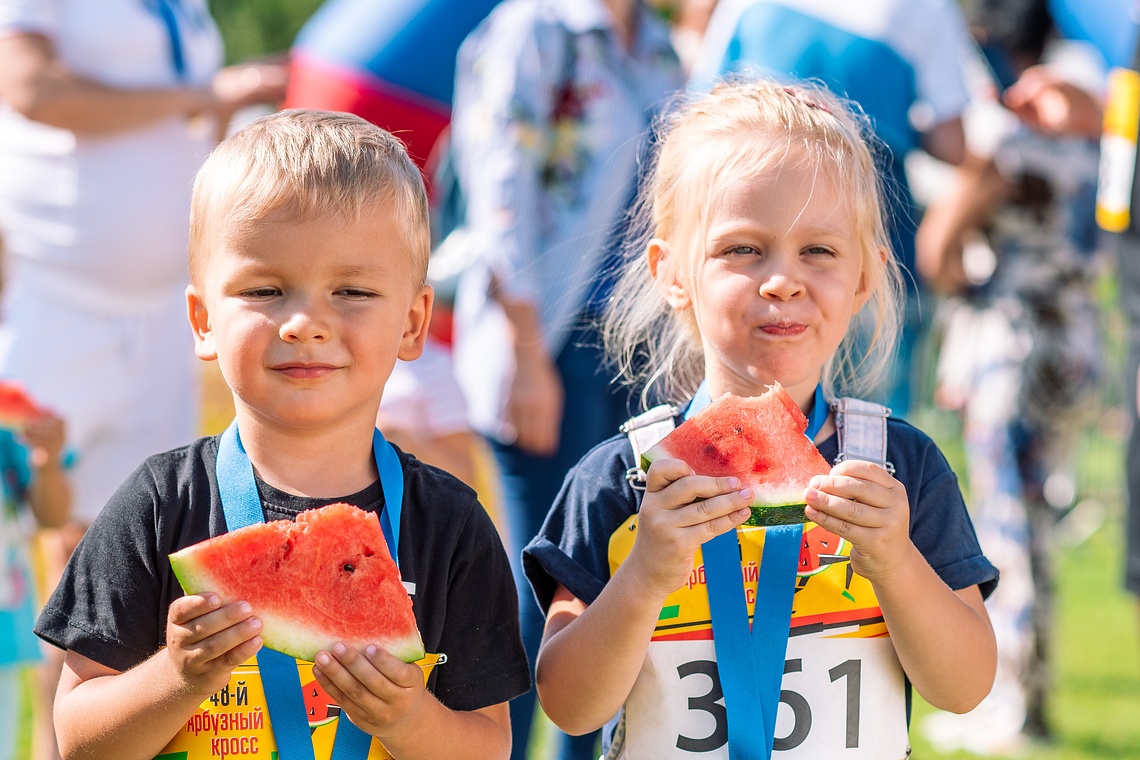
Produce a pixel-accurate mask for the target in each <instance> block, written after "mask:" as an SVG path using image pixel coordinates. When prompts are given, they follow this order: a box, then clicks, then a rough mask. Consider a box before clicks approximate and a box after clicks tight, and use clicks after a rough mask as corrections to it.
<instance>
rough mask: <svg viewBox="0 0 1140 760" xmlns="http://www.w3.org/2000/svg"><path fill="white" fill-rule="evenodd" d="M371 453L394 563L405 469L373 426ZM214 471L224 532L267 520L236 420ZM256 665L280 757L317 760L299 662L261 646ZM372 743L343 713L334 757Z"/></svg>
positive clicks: (358, 754) (358, 753)
mask: <svg viewBox="0 0 1140 760" xmlns="http://www.w3.org/2000/svg"><path fill="white" fill-rule="evenodd" d="M372 451H373V455H374V456H375V457H376V468H377V470H378V471H379V473H380V487H381V489H383V491H384V509H383V511H382V512H381V513H380V527H381V529H382V530H383V531H384V539H385V540H386V541H387V543H388V549H389V551H390V552H391V554H392V558H393V559H394V560H395V561H396V564H397V566H398V565H399V536H400V518H401V514H402V510H403V499H404V476H403V468H402V467H401V466H400V459H399V457H398V456H397V454H396V451H395V449H393V448H392V445H391V444H390V443H388V442H387V441H386V440H384V436H383V435H381V433H380V431H379V430H373V436H372ZM216 473H217V478H218V493H219V495H220V496H221V500H222V512H223V513H224V515H225V518H226V530H237V529H238V528H244V527H246V526H248V525H256V524H257V523H261V522H265V513H264V511H263V510H262V507H261V497H260V496H259V495H258V493H257V481H256V479H255V477H254V474H253V465H252V464H251V463H250V461H249V455H248V454H246V452H245V448H244V447H243V446H242V443H241V435H240V434H239V433H238V428H237V421H236V420H235V421H234V422H233V423H232V424H231V425H230V426H229V427H228V428H226V431H225V432H224V433H222V436H221V438H220V439H219V441H218V461H217V466H216ZM257 666H258V670H259V671H260V672H261V683H262V686H263V687H264V689H265V705H266V707H267V708H268V710H269V720H270V722H271V723H272V725H273V738H274V740H275V741H276V743H277V753H278V757H279V758H280V760H315V755H314V752H313V740H312V732H311V731H310V730H309V722H308V717H307V714H306V712H305V699H304V695H303V694H302V691H301V676H300V674H299V673H298V671H297V661H296V660H295V659H293V658H292V657H290V656H288V655H285V654H282V653H280V652H277V651H274V650H272V649H268V648H264V647H263V648H262V649H261V651H260V652H258V653H257ZM371 744H372V736H371V735H370V734H368V733H366V732H364V731H363V730H361V729H360V728H359V727H357V726H356V725H354V724H353V723H352V721H350V720H349V719H348V716H347V715H345V714H344V713H341V716H340V720H338V721H337V728H336V737H335V739H334V741H333V752H332V760H363V759H364V758H367V756H368V751H369V747H370V746H371Z"/></svg>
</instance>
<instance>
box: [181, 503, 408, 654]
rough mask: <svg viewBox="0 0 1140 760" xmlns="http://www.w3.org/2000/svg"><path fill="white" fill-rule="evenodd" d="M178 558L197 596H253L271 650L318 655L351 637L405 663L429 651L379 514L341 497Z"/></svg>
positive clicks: (201, 545) (208, 543)
mask: <svg viewBox="0 0 1140 760" xmlns="http://www.w3.org/2000/svg"><path fill="white" fill-rule="evenodd" d="M170 564H171V565H172V566H173V567H174V574H175V575H176V576H178V581H179V582H180V583H181V584H182V588H183V589H185V590H186V592H187V593H189V594H200V593H206V592H213V593H215V594H217V595H218V596H219V597H220V598H221V600H222V603H223V604H229V603H231V602H235V601H239V600H244V601H247V602H249V604H250V606H251V607H252V608H253V613H254V615H256V616H257V617H258V618H260V620H261V622H262V624H263V628H262V631H261V638H262V640H263V641H264V643H265V645H266V646H267V647H269V648H270V649H276V650H277V651H279V652H284V653H285V654H288V655H291V656H293V657H296V658H298V659H301V660H307V661H309V662H312V661H313V658H315V657H316V656H317V653H318V652H320V651H321V650H327V649H329V648H331V647H332V646H333V644H335V643H336V642H338V641H343V642H344V643H345V644H346V645H348V646H352V647H355V648H358V649H363V648H364V647H365V646H367V645H369V644H375V645H377V646H380V647H383V648H384V649H386V650H388V651H389V652H391V653H392V654H393V655H394V656H396V657H398V658H400V659H401V660H404V661H405V662H413V661H415V660H418V659H420V658H421V657H423V656H424V646H423V642H422V641H421V640H420V634H419V631H418V630H417V628H416V619H415V616H414V615H413V614H412V600H411V599H410V598H409V596H408V592H407V590H405V588H404V585H403V583H402V582H401V581H400V571H399V570H398V569H397V568H396V563H395V562H393V561H392V557H391V555H390V554H389V553H388V545H387V544H386V543H385V541H384V534H383V532H382V531H381V530H380V520H379V519H378V518H377V516H376V514H375V513H372V512H365V511H364V510H362V509H357V508H356V507H353V506H350V505H348V504H332V505H329V506H327V507H322V508H320V509H314V510H310V511H308V512H302V513H301V514H300V515H298V516H297V519H296V521H295V522H294V521H292V520H277V521H274V522H269V523H263V524H260V525H251V526H249V527H246V528H240V529H238V530H235V531H232V532H230V533H226V534H224V535H221V536H217V537H215V538H211V539H209V540H206V541H203V542H201V543H198V544H195V545H193V546H190V547H187V548H186V549H183V550H181V551H179V552H175V553H174V554H171V555H170Z"/></svg>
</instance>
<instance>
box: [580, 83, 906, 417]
mask: <svg viewBox="0 0 1140 760" xmlns="http://www.w3.org/2000/svg"><path fill="white" fill-rule="evenodd" d="M655 136H656V137H657V143H656V152H655V155H654V159H653V163H652V165H651V166H650V172H649V175H648V181H647V182H646V183H645V184H644V186H643V188H642V190H641V192H640V193H639V197H638V201H637V203H636V204H635V207H634V209H633V211H632V217H631V221H632V225H631V234H630V236H629V238H628V240H627V243H626V248H625V262H624V264H623V271H622V273H621V274H620V276H619V279H618V282H617V283H616V285H615V288H614V292H613V297H612V298H611V299H610V302H609V306H608V308H607V310H606V314H605V316H604V317H603V323H602V335H603V338H604V341H605V346H606V351H607V354H608V355H609V356H610V358H611V359H612V360H613V361H614V362H615V363H616V365H617V367H618V370H619V371H620V373H621V375H622V377H623V380H624V381H626V382H628V383H629V384H631V385H634V386H636V387H641V388H642V402H643V403H648V399H649V398H651V397H654V398H661V399H667V400H672V401H683V400H685V399H687V398H689V397H691V396H692V394H693V393H694V392H695V391H696V388H697V386H698V385H699V384H700V382H701V380H702V379H703V378H704V372H705V367H704V354H703V350H702V344H701V337H700V333H699V330H698V327H697V322H696V317H695V315H694V314H693V311H692V310H691V309H690V310H686V311H683V312H674V311H673V309H672V308H671V307H670V306H669V304H668V303H667V302H666V300H665V294H664V293H663V292H662V289H661V288H660V287H659V286H658V285H657V283H656V282H655V281H654V278H653V276H652V274H651V272H650V269H649V261H648V256H647V255H646V254H645V252H646V246H647V244H648V243H649V241H650V240H651V239H652V238H661V239H663V240H666V241H668V242H669V244H670V247H671V249H672V250H681V251H689V252H691V253H690V256H692V255H695V252H696V251H698V250H703V248H704V239H703V236H704V234H705V231H706V230H707V227H708V220H709V214H710V209H711V207H712V205H713V201H714V199H715V197H716V196H717V195H718V194H719V193H721V192H723V191H724V187H725V185H726V184H727V183H728V182H732V181H737V180H739V179H741V178H745V179H747V178H748V177H756V176H759V175H762V174H764V173H765V172H769V171H778V170H779V168H780V167H781V166H783V165H786V163H787V162H790V161H794V162H798V163H799V164H800V165H802V166H805V167H807V168H808V169H811V170H813V171H815V172H822V173H823V174H824V175H825V176H827V177H828V178H829V179H830V180H831V181H832V182H833V183H834V184H835V186H836V187H837V188H838V189H839V191H840V194H841V196H842V197H843V198H845V199H846V201H847V203H848V204H849V210H850V213H851V218H852V219H853V220H854V223H855V230H854V233H855V237H856V239H857V240H858V242H859V244H860V247H861V252H862V258H863V277H864V278H865V279H864V284H865V285H866V287H867V288H868V289H869V291H870V298H869V300H868V302H867V304H866V305H864V306H863V308H862V309H860V311H859V312H858V314H856V315H855V317H854V318H853V319H852V323H851V325H850V326H849V328H848V331H847V334H846V336H845V337H844V339H843V341H842V342H841V344H840V346H839V348H838V349H837V350H836V352H835V354H834V355H833V356H832V357H831V358H830V359H829V360H828V362H827V364H826V366H825V367H824V368H823V378H822V382H823V385H824V390H825V391H826V392H827V393H828V394H829V395H830V396H835V395H848V394H850V395H863V394H867V393H872V392H874V391H875V390H877V389H878V386H879V385H880V384H881V383H882V381H883V380H884V379H885V377H886V374H887V372H888V371H889V369H890V364H891V362H892V361H893V359H894V352H895V344H896V341H897V336H898V331H899V325H900V309H901V303H902V297H903V296H902V276H901V273H900V269H899V266H898V263H897V262H896V261H895V258H894V256H892V255H890V253H889V252H890V238H889V235H888V231H887V226H886V223H885V219H884V212H883V208H884V204H883V195H882V194H883V192H884V191H883V188H882V184H881V180H880V176H879V173H878V171H877V169H876V165H875V160H874V157H873V155H872V153H871V148H870V147H869V144H872V145H875V144H877V142H876V141H875V138H874V137H873V136H872V133H871V132H870V127H869V124H868V122H867V119H866V117H865V116H863V115H862V113H861V112H859V111H856V110H855V109H854V108H852V107H849V106H848V105H846V104H845V103H844V102H842V101H840V100H839V99H838V98H836V97H835V96H834V95H832V94H831V93H830V92H828V91H827V90H826V89H824V88H823V87H822V86H816V85H810V84H804V85H797V86H788V85H786V84H782V83H776V82H771V81H722V82H719V83H717V84H716V85H714V86H713V87H712V89H711V90H710V91H708V92H707V93H704V94H697V95H692V94H690V95H682V96H680V98H679V101H678V103H677V104H675V106H674V107H673V108H670V109H668V110H667V111H666V112H665V114H664V115H663V116H662V117H661V118H660V119H658V123H657V125H656V135H655ZM882 252H886V255H883V253H882ZM683 258H684V257H681V256H669V257H666V260H665V261H664V262H663V263H662V267H675V268H676V267H680V266H682V265H683V262H679V261H678V259H683ZM671 274H672V272H671V271H659V272H658V276H659V277H662V278H665V279H666V281H667V279H668V277H669V276H670V275H671Z"/></svg>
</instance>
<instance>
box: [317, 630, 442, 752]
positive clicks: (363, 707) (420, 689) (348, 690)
mask: <svg viewBox="0 0 1140 760" xmlns="http://www.w3.org/2000/svg"><path fill="white" fill-rule="evenodd" d="M313 675H314V676H315V677H316V679H317V682H318V683H319V684H320V685H321V687H322V688H324V690H325V692H326V693H327V694H328V695H329V696H330V697H331V698H332V699H333V701H334V702H336V703H337V704H338V705H340V707H341V709H342V710H344V711H345V713H347V714H348V717H349V718H350V719H351V720H352V722H353V723H354V724H356V725H357V726H358V727H359V728H361V729H363V730H364V731H367V732H368V733H370V734H372V735H373V736H375V737H377V738H379V739H380V740H381V741H383V740H384V739H385V738H386V737H395V736H400V735H401V734H403V733H404V732H405V731H407V730H409V729H414V726H415V724H416V715H417V714H418V713H419V712H420V710H422V709H423V707H424V705H425V704H426V703H427V701H428V700H427V688H426V687H425V685H424V672H423V670H421V669H420V666H419V665H416V664H414V663H407V662H403V661H401V660H399V659H397V658H396V657H393V656H392V655H391V654H389V653H388V652H387V651H385V650H384V649H381V648H380V647H377V646H372V645H370V646H368V647H367V649H366V650H365V651H364V652H363V653H362V652H359V651H357V650H356V649H353V648H352V647H349V646H345V645H344V644H336V645H335V646H334V647H333V649H332V652H321V653H320V654H318V655H317V661H316V663H315V664H314V665H313Z"/></svg>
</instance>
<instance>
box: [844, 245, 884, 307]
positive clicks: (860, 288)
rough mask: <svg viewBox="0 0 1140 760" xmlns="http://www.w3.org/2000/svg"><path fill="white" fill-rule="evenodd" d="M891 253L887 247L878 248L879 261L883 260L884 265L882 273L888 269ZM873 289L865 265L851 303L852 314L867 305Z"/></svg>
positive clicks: (881, 268)
mask: <svg viewBox="0 0 1140 760" xmlns="http://www.w3.org/2000/svg"><path fill="white" fill-rule="evenodd" d="M890 255H891V252H890V251H888V250H887V249H886V248H880V249H879V250H878V256H879V261H880V262H882V266H881V267H880V269H879V271H880V273H882V272H885V271H886V269H887V264H888V260H887V258H888V257H889V256H890ZM879 279H880V280H881V279H882V277H881V276H880V277H879ZM873 291H874V288H873V287H872V283H871V281H870V279H869V278H868V276H867V267H863V271H862V272H861V273H860V274H859V284H858V285H857V286H856V287H855V299H854V301H853V302H852V304H851V314H852V315H855V314H858V313H859V310H860V309H862V308H863V307H864V306H866V305H867V301H868V300H869V299H870V298H871V293H872V292H873Z"/></svg>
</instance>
